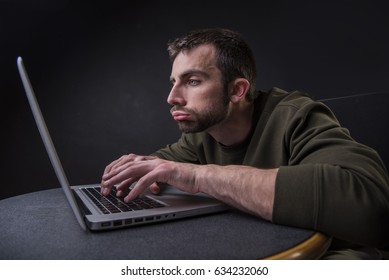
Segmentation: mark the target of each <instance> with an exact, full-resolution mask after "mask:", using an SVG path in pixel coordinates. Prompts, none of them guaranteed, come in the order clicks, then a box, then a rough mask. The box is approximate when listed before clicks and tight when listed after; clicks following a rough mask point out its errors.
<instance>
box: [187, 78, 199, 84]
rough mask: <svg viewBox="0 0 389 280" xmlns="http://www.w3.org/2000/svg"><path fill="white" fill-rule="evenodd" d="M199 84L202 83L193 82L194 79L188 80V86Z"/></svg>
mask: <svg viewBox="0 0 389 280" xmlns="http://www.w3.org/2000/svg"><path fill="white" fill-rule="evenodd" d="M198 84H200V81H198V80H193V79H190V80H188V85H190V86H197V85H198Z"/></svg>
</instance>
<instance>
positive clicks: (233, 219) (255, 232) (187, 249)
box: [0, 189, 314, 260]
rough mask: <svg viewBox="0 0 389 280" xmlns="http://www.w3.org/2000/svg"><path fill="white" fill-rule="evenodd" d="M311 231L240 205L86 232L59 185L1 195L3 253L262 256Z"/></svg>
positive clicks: (96, 256)
mask: <svg viewBox="0 0 389 280" xmlns="http://www.w3.org/2000/svg"><path fill="white" fill-rule="evenodd" d="M313 234H314V232H313V231H309V230H304V229H298V228H291V227H286V226H280V225H275V224H272V223H269V222H267V221H264V220H262V219H259V218H256V217H253V216H250V215H247V214H245V213H242V212H240V211H237V210H229V211H227V212H223V213H217V214H211V215H205V216H204V215H203V216H200V217H194V218H187V219H181V220H176V221H169V222H163V223H157V224H152V225H151V224H149V225H141V226H137V227H131V228H125V229H115V230H110V231H104V232H90V231H87V232H85V231H83V230H82V229H81V227H80V226H79V224H78V223H77V221H76V218H75V217H74V215H73V212H72V211H71V209H70V207H69V205H68V202H67V201H66V199H65V195H64V194H63V192H62V190H61V189H50V190H45V191H39V192H34V193H29V194H24V195H20V196H15V197H11V198H7V199H4V200H0V236H1V238H0V259H24V260H26V259H39V260H46V259H90V260H97V259H139V260H146V259H158V260H162V259H169V260H175V259H260V258H264V257H267V256H269V255H273V254H276V253H279V252H282V251H284V250H286V249H289V248H291V247H293V246H295V245H297V244H298V243H301V242H302V241H304V240H306V239H307V238H309V237H311V236H312V235H313Z"/></svg>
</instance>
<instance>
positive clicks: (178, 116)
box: [172, 111, 190, 121]
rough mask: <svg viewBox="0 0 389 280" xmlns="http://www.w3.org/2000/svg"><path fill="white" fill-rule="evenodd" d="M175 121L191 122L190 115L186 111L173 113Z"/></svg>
mask: <svg viewBox="0 0 389 280" xmlns="http://www.w3.org/2000/svg"><path fill="white" fill-rule="evenodd" d="M172 116H173V119H174V120H176V121H188V120H190V114H188V113H186V112H184V111H173V112H172Z"/></svg>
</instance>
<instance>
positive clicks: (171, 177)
mask: <svg viewBox="0 0 389 280" xmlns="http://www.w3.org/2000/svg"><path fill="white" fill-rule="evenodd" d="M188 165H189V164H186V163H176V162H172V161H167V160H163V159H160V158H157V157H152V156H139V155H135V154H129V155H125V156H122V157H121V158H119V159H117V160H115V161H113V162H112V163H111V164H109V165H108V166H107V167H106V168H105V170H104V174H103V177H102V181H101V194H102V195H108V194H109V193H110V191H111V189H112V187H113V186H114V185H116V189H117V195H118V196H123V195H124V194H125V193H126V190H128V188H129V187H130V186H131V185H132V184H133V183H134V182H137V183H136V184H135V185H134V187H133V188H132V190H131V192H130V193H129V194H128V195H127V196H126V197H125V198H124V201H126V202H129V201H131V200H133V199H135V198H136V197H137V196H139V195H140V194H142V193H144V192H145V191H146V190H147V189H148V188H149V189H150V191H151V192H152V193H154V194H157V193H159V192H160V187H159V186H158V183H166V184H170V185H174V186H176V187H178V188H179V189H181V190H182V191H185V192H189V193H197V192H198V189H197V188H196V186H195V185H194V177H195V176H194V174H195V173H194V172H195V171H194V169H193V168H194V167H192V168H191V167H189V166H188ZM191 178H193V179H191Z"/></svg>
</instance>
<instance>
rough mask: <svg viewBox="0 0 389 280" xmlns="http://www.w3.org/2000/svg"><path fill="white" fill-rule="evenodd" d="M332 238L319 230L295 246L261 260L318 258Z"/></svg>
mask: <svg viewBox="0 0 389 280" xmlns="http://www.w3.org/2000/svg"><path fill="white" fill-rule="evenodd" d="M331 241H332V238H331V237H329V236H328V235H325V234H323V233H320V232H315V233H314V234H313V235H312V236H311V237H309V238H307V239H306V240H304V241H303V242H301V243H299V244H297V245H296V246H294V247H292V248H289V249H286V250H285V251H282V252H280V253H276V254H274V255H271V256H268V257H265V258H263V259H262V260H307V259H308V260H313V259H319V258H320V257H321V256H323V254H324V253H325V252H326V251H327V249H328V247H329V246H330V245H331Z"/></svg>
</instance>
